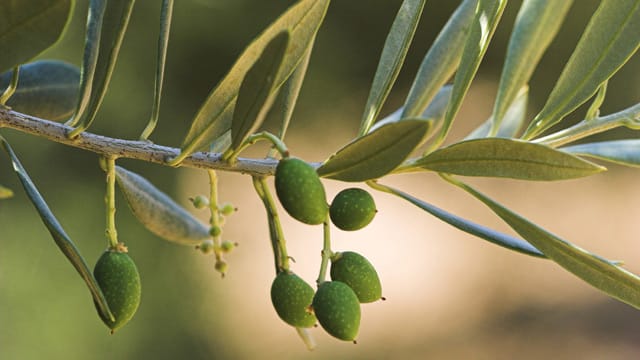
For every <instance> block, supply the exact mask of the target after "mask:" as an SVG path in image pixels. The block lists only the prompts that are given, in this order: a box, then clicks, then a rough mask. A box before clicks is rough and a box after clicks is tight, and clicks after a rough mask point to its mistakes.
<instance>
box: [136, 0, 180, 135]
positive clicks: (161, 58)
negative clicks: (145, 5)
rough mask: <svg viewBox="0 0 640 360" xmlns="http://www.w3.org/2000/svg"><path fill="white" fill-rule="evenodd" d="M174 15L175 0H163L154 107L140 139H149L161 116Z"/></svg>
mask: <svg viewBox="0 0 640 360" xmlns="http://www.w3.org/2000/svg"><path fill="white" fill-rule="evenodd" d="M172 15H173V0H162V8H161V9H160V33H159V35H158V55H157V60H156V79H155V87H154V91H153V107H152V108H151V118H150V119H149V122H148V123H147V126H146V127H145V128H144V130H142V134H141V135H140V140H147V139H148V138H149V136H150V135H151V133H152V132H153V130H154V129H155V128H156V125H157V124H158V118H159V117H160V100H161V99H162V85H163V84H164V69H165V65H166V62H167V49H168V48H169V32H170V30H171V18H172Z"/></svg>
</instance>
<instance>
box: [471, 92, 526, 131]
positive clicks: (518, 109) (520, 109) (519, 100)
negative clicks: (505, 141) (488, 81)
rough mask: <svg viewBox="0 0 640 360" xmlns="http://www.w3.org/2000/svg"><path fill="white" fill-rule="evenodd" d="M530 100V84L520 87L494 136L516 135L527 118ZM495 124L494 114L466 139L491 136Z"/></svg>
mask: <svg viewBox="0 0 640 360" xmlns="http://www.w3.org/2000/svg"><path fill="white" fill-rule="evenodd" d="M528 100H529V86H527V85H525V86H524V87H522V88H521V89H520V92H519V93H518V94H517V96H516V97H515V98H514V99H513V102H512V103H511V105H510V106H509V108H508V109H507V111H506V112H505V113H504V115H503V116H502V121H500V125H499V126H500V127H499V128H498V132H497V133H496V134H495V135H493V136H495V137H501V138H514V137H516V135H517V134H518V132H519V131H520V129H521V128H522V124H524V121H525V119H526V115H527V103H528ZM493 124H495V122H494V116H493V115H491V116H490V117H489V119H487V121H485V122H483V123H482V125H480V126H479V127H477V128H476V129H475V130H473V131H472V132H471V133H470V134H469V135H467V137H466V138H465V140H471V139H479V138H483V137H488V136H491V135H490V134H489V133H490V131H491V126H492V125H493Z"/></svg>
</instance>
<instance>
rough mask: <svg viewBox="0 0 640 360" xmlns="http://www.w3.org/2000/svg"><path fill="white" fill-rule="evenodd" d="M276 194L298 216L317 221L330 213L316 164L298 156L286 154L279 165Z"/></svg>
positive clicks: (308, 220) (289, 210)
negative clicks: (310, 163) (308, 162)
mask: <svg viewBox="0 0 640 360" xmlns="http://www.w3.org/2000/svg"><path fill="white" fill-rule="evenodd" d="M275 183H276V194H277V195H278V199H280V203H281V204H282V206H283V207H284V209H285V210H286V211H287V213H289V215H291V217H293V218H294V219H296V220H298V221H301V222H303V223H305V224H310V225H317V224H321V223H322V222H324V220H325V219H326V217H327V212H328V206H327V199H326V195H325V191H324V186H323V185H322V182H321V181H320V178H319V177H318V174H317V173H316V170H315V169H314V168H313V166H311V165H309V164H307V163H306V162H304V161H303V160H300V159H296V158H284V159H282V160H280V162H279V163H278V166H277V167H276V175H275Z"/></svg>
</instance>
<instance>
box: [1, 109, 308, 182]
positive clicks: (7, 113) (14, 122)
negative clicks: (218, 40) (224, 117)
mask: <svg viewBox="0 0 640 360" xmlns="http://www.w3.org/2000/svg"><path fill="white" fill-rule="evenodd" d="M0 128H9V129H14V130H18V131H20V132H23V133H27V134H30V135H34V136H37V137H41V138H43V139H46V140H49V141H53V142H56V143H60V144H64V145H67V146H71V147H75V148H78V149H83V150H87V151H90V152H93V153H96V154H99V155H102V156H116V157H118V158H124V159H135V160H141V161H145V162H148V163H153V164H160V165H164V166H172V165H171V163H170V162H169V160H170V159H173V158H175V157H176V156H178V155H180V149H178V148H173V147H168V146H162V145H157V144H153V143H151V142H149V141H139V140H125V139H118V138H112V137H107V136H102V135H97V134H93V133H91V132H88V131H85V132H83V133H81V134H79V135H78V136H77V137H75V138H74V139H69V138H68V137H67V134H68V133H69V132H71V131H73V128H72V127H70V126H68V125H65V124H61V123H58V122H54V121H50V120H45V119H40V118H37V117H35V116H31V115H27V114H22V113H20V112H17V111H14V110H11V109H7V108H3V107H1V106H0ZM277 165H278V161H277V160H274V159H251V158H238V159H237V162H236V163H234V164H229V163H228V162H226V161H222V156H221V154H220V153H215V152H195V153H193V154H190V155H188V156H184V159H183V160H181V162H180V164H179V166H181V167H182V166H184V167H191V168H197V169H216V170H221V171H231V172H238V173H243V174H249V175H256V176H271V175H273V174H274V173H275V170H276V166H277ZM314 165H316V164H314Z"/></svg>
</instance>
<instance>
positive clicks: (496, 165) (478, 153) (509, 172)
mask: <svg viewBox="0 0 640 360" xmlns="http://www.w3.org/2000/svg"><path fill="white" fill-rule="evenodd" d="M413 165H414V166H418V167H422V168H424V169H428V170H433V171H437V172H442V173H448V174H456V175H464V176H487V177H506V178H512V179H521V180H547V181H549V180H564V179H573V178H578V177H583V176H589V175H593V174H596V173H599V172H601V171H604V170H605V168H603V167H601V166H599V165H596V164H594V163H592V162H589V161H586V160H583V159H581V158H579V157H577V156H574V155H571V154H568V153H566V152H563V151H559V150H556V149H553V148H551V147H548V146H545V145H540V144H534V143H530V142H526V141H520V140H513V139H503V138H484V139H474V140H467V141H462V142H459V143H456V144H453V145H450V146H448V147H445V148H442V149H439V150H436V151H434V152H432V153H430V154H428V155H427V156H425V157H423V158H421V159H418V160H416V161H415V162H414V163H413Z"/></svg>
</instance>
